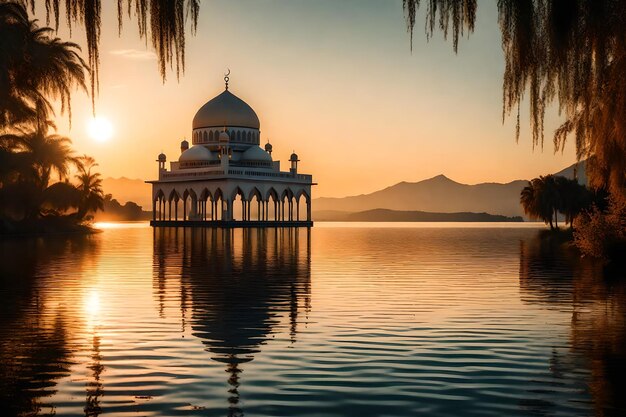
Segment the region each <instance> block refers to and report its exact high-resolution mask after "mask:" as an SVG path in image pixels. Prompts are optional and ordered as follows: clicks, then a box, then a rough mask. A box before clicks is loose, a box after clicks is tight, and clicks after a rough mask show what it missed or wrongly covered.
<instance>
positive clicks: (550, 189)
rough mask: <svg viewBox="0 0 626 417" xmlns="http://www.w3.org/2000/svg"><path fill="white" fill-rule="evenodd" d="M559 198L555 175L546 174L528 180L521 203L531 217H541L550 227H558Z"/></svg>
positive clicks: (522, 193) (521, 195)
mask: <svg viewBox="0 0 626 417" xmlns="http://www.w3.org/2000/svg"><path fill="white" fill-rule="evenodd" d="M559 198H560V197H559V193H558V189H557V187H556V181H555V179H554V176H552V175H546V176H540V177H539V178H534V179H533V180H531V181H529V182H528V185H527V186H526V187H524V188H523V189H522V192H521V194H520V204H521V205H522V208H523V209H524V213H526V215H528V217H530V218H531V219H541V220H543V221H544V222H545V223H546V224H549V225H550V229H558V227H559V225H558V220H557V219H556V216H557V214H558V207H559ZM553 220H554V222H555V223H553Z"/></svg>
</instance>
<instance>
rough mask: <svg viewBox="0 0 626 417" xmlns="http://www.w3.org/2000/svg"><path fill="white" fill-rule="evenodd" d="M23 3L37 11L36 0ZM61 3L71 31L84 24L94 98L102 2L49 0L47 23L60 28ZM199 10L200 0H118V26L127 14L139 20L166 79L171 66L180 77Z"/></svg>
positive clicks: (120, 27) (47, 1) (139, 27)
mask: <svg viewBox="0 0 626 417" xmlns="http://www.w3.org/2000/svg"><path fill="white" fill-rule="evenodd" d="M0 1H2V0H0ZM21 3H22V4H25V5H28V6H30V8H31V11H32V12H33V13H34V11H35V3H36V0H21ZM110 3H113V2H110ZM106 4H107V6H108V5H109V1H107V2H106ZM61 6H63V7H64V9H65V22H66V24H67V26H68V27H69V29H70V31H71V30H72V29H73V28H74V27H75V26H80V27H82V29H83V30H84V32H85V36H86V38H87V54H88V61H89V67H90V68H91V92H92V98H93V97H94V96H95V93H96V92H97V90H98V71H99V62H100V55H99V44H100V34H101V24H102V1H101V0H45V8H46V19H47V23H50V22H52V23H53V24H54V25H55V28H56V29H58V27H59V24H60V22H61V21H62V20H63V17H61V11H62V9H61ZM199 10H200V0H118V1H117V17H118V28H119V31H121V30H122V26H123V21H124V17H125V16H128V18H133V17H134V18H136V19H137V27H138V31H139V36H140V37H141V38H142V39H145V40H146V41H148V40H149V41H150V44H151V46H152V48H153V49H154V51H155V52H156V56H157V62H158V65H159V71H160V73H161V78H162V79H163V80H164V81H165V78H166V75H167V70H168V67H169V68H171V69H174V70H175V72H176V77H179V76H180V74H181V72H184V70H185V24H186V22H187V21H188V22H189V24H190V26H191V30H192V31H193V32H195V30H196V26H197V23H198V12H199Z"/></svg>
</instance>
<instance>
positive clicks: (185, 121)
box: [38, 0, 575, 196]
mask: <svg viewBox="0 0 626 417" xmlns="http://www.w3.org/2000/svg"><path fill="white" fill-rule="evenodd" d="M42 3H43V2H40V4H39V6H38V7H39V8H38V13H42V12H43V11H44V7H43V5H42ZM103 9H104V19H103V27H102V43H101V73H100V94H99V96H98V97H97V99H96V106H97V113H98V115H100V116H103V117H106V118H108V119H109V120H110V121H111V122H112V123H113V125H114V128H115V134H114V136H113V138H112V139H111V140H109V141H108V142H105V143H98V142H95V141H94V140H93V139H91V138H89V136H88V135H87V133H86V132H87V130H86V120H88V118H89V117H90V116H91V105H90V99H89V98H88V97H87V96H86V95H85V94H83V93H77V94H75V96H74V99H73V117H72V123H73V125H72V128H71V130H69V129H68V124H67V118H65V119H63V120H59V122H58V125H59V130H60V131H61V133H63V134H67V135H69V136H70V137H71V138H72V139H73V142H74V146H75V148H76V149H77V151H78V152H80V153H88V154H91V155H93V156H94V157H96V158H97V160H98V162H99V163H100V168H101V171H102V173H103V175H104V176H114V177H120V176H125V177H129V178H142V179H153V178H154V177H155V176H156V174H157V164H156V162H155V159H156V155H157V154H158V153H159V152H161V151H164V152H165V153H166V154H167V156H168V160H172V159H174V160H175V159H177V158H178V155H179V154H180V150H179V146H180V141H181V140H182V139H183V138H185V137H186V138H187V139H190V137H191V121H192V119H193V116H194V114H195V112H196V111H197V109H198V108H199V107H200V106H202V105H203V104H204V103H205V102H206V101H208V100H209V99H211V98H212V97H214V96H215V95H217V94H219V93H220V92H221V91H223V88H224V82H223V74H224V72H225V70H226V68H227V67H228V68H230V69H231V72H232V73H231V82H230V90H231V91H232V92H233V93H234V94H236V95H238V96H239V97H240V98H242V99H243V100H245V101H246V102H247V103H248V104H250V105H251V106H252V107H253V108H254V109H255V111H256V112H257V114H258V116H259V119H260V120H261V136H262V142H263V143H264V142H265V141H266V139H267V138H270V139H271V142H272V144H273V145H274V154H273V155H274V156H275V157H277V158H278V159H280V160H281V161H283V164H284V167H285V168H286V166H287V165H286V162H285V161H286V159H287V158H288V156H289V154H290V153H291V152H292V151H293V150H295V151H296V152H297V153H298V155H299V156H300V159H301V163H300V165H299V168H300V171H301V172H305V173H311V174H313V176H314V180H315V181H316V182H318V183H319V185H318V186H317V188H316V189H315V191H314V195H315V196H343V195H354V194H361V193H366V192H371V191H374V190H376V189H379V188H382V187H385V186H388V185H392V184H394V183H396V182H399V181H419V180H421V179H425V178H429V177H432V176H435V175H438V174H441V173H443V174H445V175H447V176H448V177H450V178H452V179H454V180H456V181H459V182H465V183H477V182H484V181H493V182H508V181H511V180H514V179H520V178H531V177H534V176H537V175H540V174H546V173H550V172H554V171H557V170H560V169H561V168H563V167H565V166H567V165H569V164H571V163H573V162H574V161H575V157H574V146H573V143H572V142H570V143H568V146H567V147H566V150H565V152H564V154H561V153H557V154H554V153H553V146H552V137H551V134H552V131H553V130H554V128H555V127H556V126H557V118H556V117H555V116H553V117H551V118H550V120H549V121H548V124H547V129H546V132H547V137H546V145H545V147H544V149H543V151H542V150H541V148H538V149H535V150H534V151H533V147H532V143H531V140H530V131H529V125H528V122H527V118H524V122H523V125H522V137H521V139H520V141H519V143H516V142H515V137H514V135H515V126H514V118H510V119H507V121H506V123H505V124H504V125H503V124H502V107H501V106H502V104H501V103H502V101H501V99H502V72H503V67H504V62H503V55H502V49H501V44H500V32H499V29H498V26H497V12H496V6H495V2H493V1H479V12H478V21H477V29H476V31H475V32H474V33H473V35H471V36H470V37H469V39H464V40H462V42H461V45H460V48H459V53H458V55H455V54H454V52H453V51H452V46H451V42H449V41H448V42H445V41H443V39H442V37H441V36H440V35H438V36H436V37H435V39H431V40H430V42H427V40H426V36H425V35H424V31H423V27H424V19H423V14H422V17H421V19H420V20H419V23H418V25H417V26H418V27H417V28H416V33H415V39H414V43H413V51H412V52H411V50H410V43H409V40H410V39H409V35H408V34H407V31H406V26H405V20H404V15H403V10H402V0H341V1H338V0H316V1H311V0H234V1H233V0H211V1H203V2H202V4H201V10H200V18H199V22H198V32H197V34H196V36H189V37H188V39H187V48H186V54H187V60H186V72H185V74H184V75H183V76H182V77H181V79H180V82H177V81H176V76H175V74H173V73H170V74H169V76H168V80H167V81H166V83H165V84H163V83H162V82H161V78H160V75H159V73H158V69H157V63H156V60H155V59H154V55H153V54H152V53H151V52H150V51H149V50H148V49H146V45H145V42H142V41H141V40H139V37H138V35H137V31H136V26H135V22H134V21H133V22H128V21H127V22H126V23H125V27H124V30H123V33H122V36H121V37H118V34H117V26H116V25H117V23H116V6H115V2H108V1H106V2H103ZM59 36H61V37H63V38H65V39H67V38H68V36H69V35H68V33H67V31H66V30H62V31H61V33H60V34H59ZM72 40H74V41H76V42H78V43H81V44H84V42H83V38H82V33H80V31H74V37H73V38H72ZM523 116H524V113H523Z"/></svg>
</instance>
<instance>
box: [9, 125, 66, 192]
mask: <svg viewBox="0 0 626 417" xmlns="http://www.w3.org/2000/svg"><path fill="white" fill-rule="evenodd" d="M48 130H49V129H48V128H47V127H44V126H41V125H39V126H37V127H36V129H34V130H26V129H18V130H17V133H9V134H4V135H0V144H1V143H11V144H12V146H13V147H14V150H16V152H13V154H14V155H15V157H16V158H18V157H21V159H22V163H21V167H20V168H19V169H20V170H21V172H20V174H21V176H22V178H32V179H33V180H34V181H36V183H37V184H38V185H39V187H40V188H42V189H43V188H46V187H47V186H48V184H49V182H50V175H51V173H52V172H53V171H54V172H56V174H57V175H58V177H59V180H62V179H64V178H66V177H67V174H68V169H69V164H70V163H71V162H73V156H72V153H73V151H72V149H71V148H70V146H69V144H70V143H71V142H72V141H71V140H70V139H69V138H67V137H65V136H60V135H57V134H50V133H49V132H48Z"/></svg>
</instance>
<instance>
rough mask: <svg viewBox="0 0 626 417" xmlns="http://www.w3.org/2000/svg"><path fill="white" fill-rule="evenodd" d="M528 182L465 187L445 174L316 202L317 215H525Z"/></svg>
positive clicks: (314, 203)
mask: <svg viewBox="0 0 626 417" xmlns="http://www.w3.org/2000/svg"><path fill="white" fill-rule="evenodd" d="M526 183H527V182H526V181H522V180H519V181H513V182H510V183H507V184H498V183H483V184H476V185H467V184H461V183H458V182H456V181H453V180H451V179H449V178H447V177H446V176H444V175H438V176H436V177H433V178H430V179H427V180H424V181H419V182H401V183H398V184H396V185H393V186H391V187H387V188H385V189H383V190H380V191H376V192H373V193H371V194H362V195H358V196H353V197H344V198H325V197H322V198H317V199H315V200H314V201H313V207H314V209H315V211H316V212H319V211H324V210H338V211H345V212H360V211H364V210H373V209H378V208H384V209H389V210H398V211H424V212H433V213H459V212H473V213H491V214H500V215H505V216H521V215H523V212H522V209H521V207H520V205H519V195H520V191H521V190H522V188H523V187H524V186H525V185H526Z"/></svg>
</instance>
